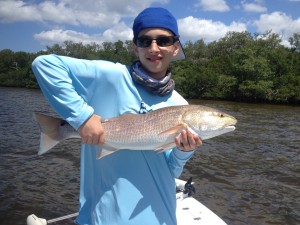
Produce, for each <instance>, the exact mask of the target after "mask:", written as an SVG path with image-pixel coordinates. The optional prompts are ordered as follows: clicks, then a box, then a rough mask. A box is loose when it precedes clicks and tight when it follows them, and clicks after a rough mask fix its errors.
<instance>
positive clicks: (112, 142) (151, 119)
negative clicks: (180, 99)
mask: <svg viewBox="0 0 300 225" xmlns="http://www.w3.org/2000/svg"><path fill="white" fill-rule="evenodd" d="M34 118H35V120H36V121H37V123H38V125H39V127H40V131H41V135H40V147H39V151H38V154H39V155H41V154H44V153H46V152H48V151H49V150H50V149H52V148H53V147H54V146H55V145H57V144H58V143H60V142H61V141H63V140H65V139H69V138H81V137H80V135H79V133H78V132H77V131H76V130H75V129H74V128H73V127H72V126H71V125H70V124H69V123H67V122H66V121H65V120H63V119H60V118H56V117H52V116H49V115H46V114H43V113H40V112H34ZM236 123H237V120H236V119H235V118H234V117H233V116H231V115H229V114H227V113H224V112H222V111H220V110H217V109H214V108H211V107H207V106H203V105H180V106H168V107H164V108H160V109H157V110H154V111H151V112H149V113H146V114H132V113H129V114H123V115H121V116H119V117H113V118H108V119H101V124H102V126H103V128H104V132H105V144H104V145H102V146H101V151H100V154H99V155H98V158H102V157H105V156H107V155H109V154H112V153H114V152H116V151H118V150H121V149H129V150H154V151H158V152H164V151H167V150H169V149H172V148H174V147H175V146H176V144H175V137H176V136H178V135H180V133H181V132H182V131H183V130H190V131H191V132H192V133H194V134H198V135H199V137H200V138H201V139H202V140H206V139H210V138H213V137H216V136H219V135H222V134H225V133H228V132H231V131H234V130H235V124H236Z"/></svg>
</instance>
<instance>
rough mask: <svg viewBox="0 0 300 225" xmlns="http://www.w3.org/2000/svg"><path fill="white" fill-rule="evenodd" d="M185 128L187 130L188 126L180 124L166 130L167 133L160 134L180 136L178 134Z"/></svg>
mask: <svg viewBox="0 0 300 225" xmlns="http://www.w3.org/2000/svg"><path fill="white" fill-rule="evenodd" d="M185 128H186V126H185V125H184V124H178V125H176V126H175V127H171V128H170V129H168V130H165V131H163V132H161V133H159V135H163V134H178V133H180V132H181V131H182V130H183V129H185Z"/></svg>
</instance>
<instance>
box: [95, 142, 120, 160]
mask: <svg viewBox="0 0 300 225" xmlns="http://www.w3.org/2000/svg"><path fill="white" fill-rule="evenodd" d="M117 150H118V149H116V148H114V147H111V146H109V145H103V146H102V149H101V150H99V152H98V155H97V157H96V158H97V159H101V158H103V157H105V156H108V155H110V154H112V153H114V152H115V151H117Z"/></svg>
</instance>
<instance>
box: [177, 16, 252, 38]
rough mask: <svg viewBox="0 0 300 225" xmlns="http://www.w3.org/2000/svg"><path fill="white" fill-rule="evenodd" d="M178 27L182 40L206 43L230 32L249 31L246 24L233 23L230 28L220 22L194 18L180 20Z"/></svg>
mask: <svg viewBox="0 0 300 225" xmlns="http://www.w3.org/2000/svg"><path fill="white" fill-rule="evenodd" d="M178 26H179V30H180V35H181V37H183V38H182V39H186V40H193V41H196V40H199V39H203V40H204V41H206V42H211V41H215V40H218V39H220V38H222V37H224V36H225V35H226V33H227V32H229V31H236V32H242V31H245V30H247V26H246V24H244V23H238V22H232V23H231V24H230V25H229V26H227V25H226V24H224V23H222V22H220V21H212V20H205V19H199V18H194V17H192V16H189V17H186V18H184V19H180V20H178Z"/></svg>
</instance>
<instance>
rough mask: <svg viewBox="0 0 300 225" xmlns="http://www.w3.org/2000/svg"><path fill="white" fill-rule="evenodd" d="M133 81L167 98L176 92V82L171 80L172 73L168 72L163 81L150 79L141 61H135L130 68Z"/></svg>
mask: <svg viewBox="0 0 300 225" xmlns="http://www.w3.org/2000/svg"><path fill="white" fill-rule="evenodd" d="M130 74H131V77H132V79H133V80H134V81H135V82H136V83H138V84H140V85H142V86H144V87H145V88H146V90H148V91H150V92H151V93H153V94H155V95H158V96H165V95H167V94H169V93H171V92H172V91H173V90H174V87H175V82H174V80H172V79H171V76H172V74H171V72H170V71H167V74H166V76H165V77H164V78H163V79H161V80H156V79H154V78H152V77H150V76H149V75H148V74H147V73H146V72H145V70H144V69H143V67H142V64H141V62H140V61H135V62H134V63H133V64H132V65H131V67H130Z"/></svg>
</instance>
